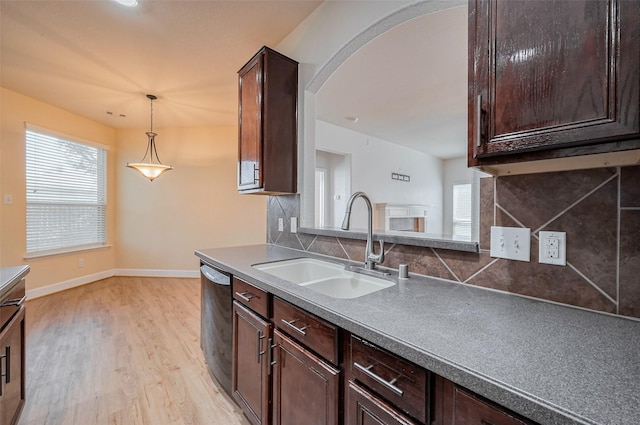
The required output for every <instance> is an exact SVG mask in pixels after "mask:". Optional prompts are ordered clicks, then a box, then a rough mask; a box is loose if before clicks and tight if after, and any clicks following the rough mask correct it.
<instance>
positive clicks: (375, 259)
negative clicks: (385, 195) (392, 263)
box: [342, 192, 384, 271]
mask: <svg viewBox="0 0 640 425" xmlns="http://www.w3.org/2000/svg"><path fill="white" fill-rule="evenodd" d="M356 198H362V200H363V201H364V202H365V203H366V204H367V212H368V218H369V220H368V225H367V246H366V247H365V251H364V269H365V270H369V271H371V270H375V268H376V263H380V264H382V262H383V261H384V241H383V240H380V254H376V253H375V252H374V250H373V208H372V207H371V200H370V199H369V197H368V196H367V194H366V193H364V192H354V194H353V195H351V197H350V198H349V200H348V201H347V210H346V211H345V213H344V220H343V222H342V230H349V223H350V221H351V206H352V205H353V201H355V200H356Z"/></svg>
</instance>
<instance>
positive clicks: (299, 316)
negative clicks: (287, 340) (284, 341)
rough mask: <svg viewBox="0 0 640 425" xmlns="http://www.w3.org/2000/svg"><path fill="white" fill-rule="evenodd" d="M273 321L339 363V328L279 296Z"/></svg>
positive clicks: (291, 334) (323, 355)
mask: <svg viewBox="0 0 640 425" xmlns="http://www.w3.org/2000/svg"><path fill="white" fill-rule="evenodd" d="M273 323H274V324H275V325H276V326H277V327H278V328H280V329H282V330H283V331H284V332H286V333H287V334H289V335H290V336H292V337H293V338H294V339H295V340H297V341H299V342H301V343H302V344H304V345H305V346H307V347H308V348H310V349H311V350H313V351H315V352H316V353H317V354H319V355H320V356H322V357H324V358H325V359H326V360H328V361H330V362H331V363H333V364H338V328H337V327H335V326H334V325H332V324H330V323H327V322H325V321H324V320H322V319H320V318H318V317H315V316H314V315H312V314H310V313H307V312H305V311H304V310H301V309H299V308H298V307H295V306H292V305H291V304H289V303H287V302H285V301H282V300H280V299H278V298H274V299H273Z"/></svg>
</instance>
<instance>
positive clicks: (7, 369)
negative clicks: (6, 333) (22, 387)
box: [0, 345, 11, 396]
mask: <svg viewBox="0 0 640 425" xmlns="http://www.w3.org/2000/svg"><path fill="white" fill-rule="evenodd" d="M2 359H4V372H2ZM0 377H4V383H5V384H8V383H9V382H11V346H10V345H7V346H5V347H4V354H2V355H0ZM2 387H3V385H2V380H0V396H2Z"/></svg>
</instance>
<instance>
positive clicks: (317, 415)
mask: <svg viewBox="0 0 640 425" xmlns="http://www.w3.org/2000/svg"><path fill="white" fill-rule="evenodd" d="M273 341H274V345H275V347H274V355H273V357H274V362H275V363H274V365H273V424H274V425H298V424H305V425H337V424H338V423H339V412H340V409H339V402H340V398H339V394H340V393H339V391H340V371H339V370H338V369H336V368H335V367H333V366H332V365H330V364H329V363H327V362H325V361H324V360H322V359H320V358H319V357H317V356H316V355H314V354H313V353H311V352H310V351H308V350H307V349H305V348H304V347H302V346H301V345H298V344H297V343H296V342H294V341H293V340H292V339H291V338H289V337H288V336H286V335H285V334H283V333H281V332H280V331H279V330H277V329H276V330H275V331H274V338H273Z"/></svg>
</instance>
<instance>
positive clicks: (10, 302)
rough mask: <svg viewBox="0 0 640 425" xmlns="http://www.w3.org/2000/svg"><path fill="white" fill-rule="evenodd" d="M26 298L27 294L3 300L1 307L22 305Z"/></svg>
mask: <svg viewBox="0 0 640 425" xmlns="http://www.w3.org/2000/svg"><path fill="white" fill-rule="evenodd" d="M26 299H27V296H26V295H25V296H23V297H22V298H12V299H9V300H5V301H3V302H2V304H0V307H12V306H16V307H20V306H21V305H22V303H24V301H25V300H26Z"/></svg>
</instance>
